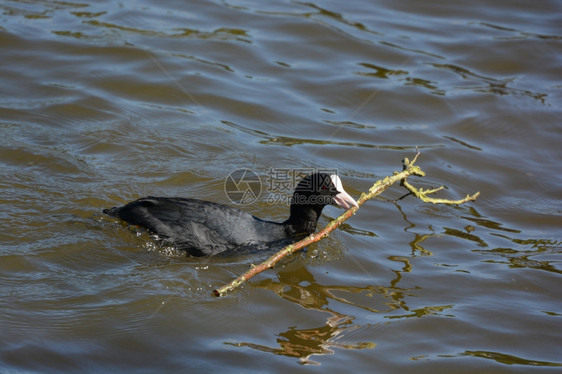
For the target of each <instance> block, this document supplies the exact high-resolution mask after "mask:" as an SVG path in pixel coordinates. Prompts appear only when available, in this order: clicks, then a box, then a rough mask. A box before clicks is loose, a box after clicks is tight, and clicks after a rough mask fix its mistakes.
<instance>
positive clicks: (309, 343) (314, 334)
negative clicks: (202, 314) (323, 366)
mask: <svg viewBox="0 0 562 374" xmlns="http://www.w3.org/2000/svg"><path fill="white" fill-rule="evenodd" d="M278 279H279V280H278V281H274V280H271V279H267V280H263V281H261V282H259V283H257V284H256V285H255V286H256V287H259V288H263V289H267V290H270V291H273V292H274V293H276V294H277V295H279V296H280V297H281V298H283V299H285V300H287V301H290V302H293V303H296V304H298V305H300V306H302V307H304V308H306V309H312V310H317V311H319V312H323V313H328V314H329V317H328V318H326V322H325V323H324V324H323V325H321V326H318V327H313V328H296V327H294V326H292V327H289V328H288V329H287V330H286V331H284V332H281V333H279V334H278V336H279V338H278V339H277V343H278V344H279V347H268V346H265V345H260V344H254V343H250V342H241V343H234V344H233V345H236V346H243V347H250V348H253V349H257V350H260V351H263V352H269V353H273V354H276V355H283V356H289V357H296V358H298V359H299V361H300V362H301V363H303V364H319V363H318V362H315V361H312V360H311V359H310V357H311V356H313V355H325V354H333V353H334V351H333V348H342V349H372V348H374V347H375V346H376V343H374V342H369V341H367V342H365V341H357V342H350V341H349V340H348V339H349V334H350V332H352V331H356V330H365V329H367V330H371V329H373V328H377V327H380V326H379V325H372V324H365V325H358V324H354V323H353V320H354V319H355V317H353V316H350V315H346V314H342V313H339V312H337V311H336V310H334V309H333V308H331V307H329V304H330V301H338V302H340V303H343V304H347V305H352V306H355V307H358V308H361V309H365V310H368V311H370V312H374V313H380V312H381V311H388V310H393V309H396V308H398V307H400V304H401V303H399V302H398V305H397V301H396V299H401V298H402V297H403V294H396V293H394V292H391V291H389V290H387V289H386V288H385V287H374V286H366V287H352V286H324V285H321V284H318V283H317V281H316V280H315V279H314V275H313V274H312V273H311V272H310V271H308V269H307V268H306V267H304V266H299V267H298V268H297V269H291V270H281V271H280V272H279V274H278ZM338 292H339V293H342V294H359V293H362V294H364V295H365V296H367V297H369V299H370V300H372V299H373V298H374V296H375V295H383V296H384V298H385V299H387V300H390V301H387V302H382V303H381V306H385V307H384V309H382V310H381V309H377V308H374V307H371V306H366V305H363V304H361V303H359V302H356V301H352V300H350V299H349V298H346V297H344V296H338V295H336V293H338ZM363 332H364V331H363ZM359 335H362V334H361V333H360V334H359ZM229 344H232V343H229Z"/></svg>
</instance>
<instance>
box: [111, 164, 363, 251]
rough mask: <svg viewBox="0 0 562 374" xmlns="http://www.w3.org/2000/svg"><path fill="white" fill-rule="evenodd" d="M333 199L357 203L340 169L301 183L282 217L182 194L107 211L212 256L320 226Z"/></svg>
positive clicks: (294, 237) (347, 204)
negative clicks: (260, 215) (268, 218)
mask: <svg viewBox="0 0 562 374" xmlns="http://www.w3.org/2000/svg"><path fill="white" fill-rule="evenodd" d="M330 204H332V205H337V206H339V207H341V208H344V209H349V207H350V206H357V202H356V201H355V200H354V199H353V198H352V197H351V196H350V195H349V194H348V193H347V192H345V190H344V189H343V186H342V183H341V180H340V178H339V177H338V176H337V175H335V174H325V173H315V174H311V175H309V176H307V177H305V178H304V179H302V180H301V181H300V182H299V183H298V185H297V187H296V188H295V191H294V193H293V196H292V198H291V206H290V216H289V218H288V219H287V220H286V221H284V222H282V223H278V222H271V221H265V220H262V219H260V218H257V217H255V216H253V215H251V214H249V213H246V212H243V211H241V210H239V209H236V208H233V207H230V206H227V205H223V204H217V203H214V202H210V201H203V200H197V199H189V198H179V197H153V196H149V197H145V198H141V199H138V200H135V201H133V202H130V203H129V204H127V205H124V206H122V207H114V208H110V209H104V211H103V212H104V213H106V214H108V215H110V216H113V217H116V218H120V219H122V220H124V221H126V222H128V223H129V224H132V225H138V226H141V227H144V228H146V229H147V230H148V231H149V232H151V233H153V234H156V235H157V236H158V238H159V239H161V240H162V242H163V243H164V244H169V245H173V246H174V247H176V248H177V249H180V250H184V251H186V252H187V253H188V254H189V255H191V256H211V255H216V254H219V253H228V252H231V251H236V250H238V249H241V248H256V249H264V248H267V247H268V246H271V245H272V244H273V243H279V242H283V241H287V240H289V239H290V240H291V241H294V240H297V239H300V238H302V237H304V236H305V235H308V234H311V233H313V232H314V231H315V230H316V224H317V222H318V218H319V217H320V214H321V213H322V209H324V207H325V206H326V205H330Z"/></svg>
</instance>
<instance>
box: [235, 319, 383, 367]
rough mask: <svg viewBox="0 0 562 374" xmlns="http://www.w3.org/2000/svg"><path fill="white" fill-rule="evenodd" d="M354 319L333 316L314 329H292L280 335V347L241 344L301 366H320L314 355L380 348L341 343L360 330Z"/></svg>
mask: <svg viewBox="0 0 562 374" xmlns="http://www.w3.org/2000/svg"><path fill="white" fill-rule="evenodd" d="M352 321H353V318H352V317H350V316H344V315H336V314H334V315H332V316H331V317H329V318H327V320H326V324H325V325H323V326H319V327H316V328H311V329H297V328H294V327H290V328H289V329H288V330H287V331H285V332H282V333H280V334H279V338H278V339H277V343H278V344H279V347H278V348H276V347H268V346H266V345H261V344H253V343H237V344H232V343H228V344H232V345H235V346H238V347H249V348H253V349H256V350H258V351H262V352H268V353H273V354H276V355H282V356H288V357H295V358H298V359H299V362H300V363H301V364H312V365H320V363H319V362H317V361H313V360H311V357H312V356H313V355H326V354H334V351H333V349H332V348H342V349H372V348H375V346H376V344H375V343H372V342H358V343H346V342H338V341H337V340H338V339H340V338H342V337H344V336H345V334H346V333H347V332H348V331H353V330H355V329H357V328H359V327H360V326H357V325H355V326H354V325H353V322H352Z"/></svg>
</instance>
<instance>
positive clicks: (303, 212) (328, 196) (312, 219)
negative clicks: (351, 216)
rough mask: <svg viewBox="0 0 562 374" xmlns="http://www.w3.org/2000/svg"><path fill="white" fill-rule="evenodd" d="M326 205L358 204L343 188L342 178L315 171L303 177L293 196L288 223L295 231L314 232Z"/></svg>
mask: <svg viewBox="0 0 562 374" xmlns="http://www.w3.org/2000/svg"><path fill="white" fill-rule="evenodd" d="M326 205H337V206H339V207H341V208H343V209H349V208H350V206H358V205H357V202H356V201H355V200H354V199H353V198H352V197H351V196H349V194H348V193H347V192H345V190H344V189H343V186H342V182H341V179H340V178H339V177H338V176H337V175H335V174H327V173H315V174H311V175H309V176H307V177H305V178H304V179H302V180H301V181H300V182H299V184H298V185H297V187H296V188H295V192H294V193H293V197H292V198H291V216H290V217H289V219H288V220H287V223H290V224H292V225H293V227H294V229H295V231H297V232H306V233H312V232H314V230H316V223H317V222H318V218H319V217H320V214H321V213H322V209H324V207H325V206H326Z"/></svg>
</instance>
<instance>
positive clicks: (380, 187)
mask: <svg viewBox="0 0 562 374" xmlns="http://www.w3.org/2000/svg"><path fill="white" fill-rule="evenodd" d="M419 155H420V152H419V151H418V152H417V154H416V156H415V157H414V159H413V160H412V161H410V160H408V159H407V158H405V159H404V160H403V164H404V167H403V170H402V171H401V172H396V171H395V172H394V174H393V175H392V176H389V177H386V178H384V179H383V180H382V181H381V180H379V181H377V182H376V183H375V184H374V185H373V186H372V187H371V188H370V189H369V192H368V193H362V194H361V196H360V197H359V199H358V200H357V205H358V206H361V205H362V204H363V203H365V202H366V201H367V200H370V199H372V198H373V197H375V196H378V195H380V194H381V193H382V192H384V191H385V190H386V189H387V188H389V187H390V186H392V185H393V184H394V183H396V182H398V181H401V184H402V185H404V186H405V187H406V188H408V189H409V190H410V191H412V193H414V194H415V195H416V196H417V197H418V198H420V199H422V200H423V201H426V200H425V199H429V200H428V201H429V202H433V203H436V204H437V203H439V204H462V203H463V202H466V201H473V200H474V199H476V197H477V196H478V195H479V193H476V194H474V195H473V196H467V197H466V198H465V199H463V200H455V201H451V200H444V199H431V198H428V197H426V196H425V195H426V194H428V193H434V192H437V191H438V190H440V189H442V187H441V188H438V189H435V190H429V191H427V190H426V191H423V190H421V189H420V190H417V189H416V188H415V187H413V186H411V185H410V184H409V183H407V182H406V179H407V178H408V177H409V176H411V175H417V176H421V177H423V176H425V173H424V172H423V171H422V170H421V169H420V168H419V166H416V165H414V164H415V162H416V161H417V159H418V156H419ZM410 188H412V189H410ZM357 209H359V208H358V207H355V206H352V207H351V208H350V209H348V210H347V211H345V212H344V213H343V214H342V215H340V216H339V217H338V218H336V219H335V220H333V221H332V222H330V223H329V224H328V225H327V226H326V227H325V228H324V229H323V230H321V231H319V232H316V233H314V234H311V235H309V236H307V237H306V238H304V239H302V240H301V241H298V242H296V243H294V244H291V245H288V246H286V247H284V248H283V249H281V250H280V251H279V252H277V253H275V254H274V255H273V256H271V257H270V258H268V259H267V260H265V261H264V262H262V263H261V264H259V265H252V266H251V268H250V269H249V270H248V271H246V272H245V273H244V274H242V275H240V276H239V277H238V278H236V279H234V280H233V281H231V282H230V283H228V284H226V285H224V286H222V287H220V288H217V289H216V290H214V291H213V295H214V296H217V297H219V296H224V295H225V294H227V293H228V292H230V291H232V290H234V289H235V288H236V287H238V286H240V285H241V284H243V283H244V282H246V281H247V280H248V279H250V278H252V277H254V276H255V275H257V274H259V273H261V272H263V271H265V270H267V269H272V268H273V267H274V266H275V265H276V264H277V263H278V262H279V261H280V260H281V259H283V258H284V257H287V256H288V255H290V254H292V253H295V252H297V251H299V250H301V249H302V248H304V247H306V246H308V245H310V244H312V243H315V242H317V241H319V240H320V239H322V238H324V237H326V236H328V234H329V233H330V232H332V231H334V230H335V229H336V228H337V227H339V226H340V225H341V224H342V223H343V222H345V221H346V220H347V219H348V218H349V217H351V216H352V215H353V214H354V213H355V212H356V211H357Z"/></svg>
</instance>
